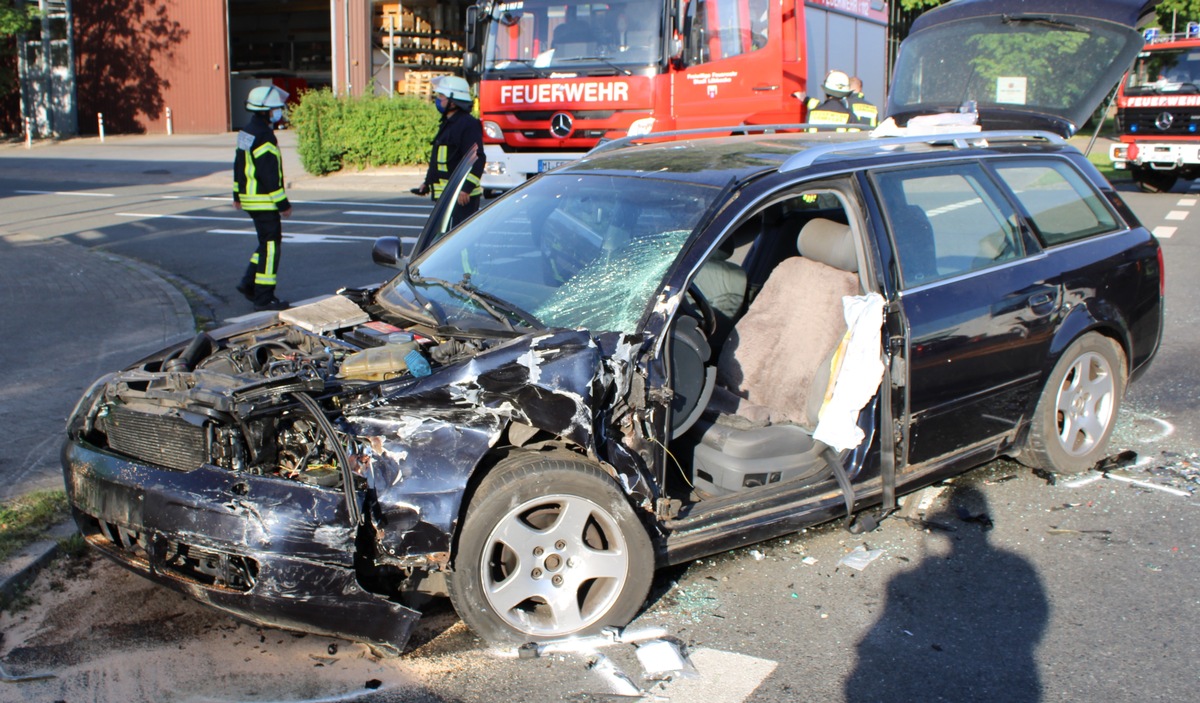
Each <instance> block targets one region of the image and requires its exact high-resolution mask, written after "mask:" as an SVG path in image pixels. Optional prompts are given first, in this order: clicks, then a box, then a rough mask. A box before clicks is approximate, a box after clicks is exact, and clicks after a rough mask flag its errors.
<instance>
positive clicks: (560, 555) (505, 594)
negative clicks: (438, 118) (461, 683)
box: [63, 0, 1163, 651]
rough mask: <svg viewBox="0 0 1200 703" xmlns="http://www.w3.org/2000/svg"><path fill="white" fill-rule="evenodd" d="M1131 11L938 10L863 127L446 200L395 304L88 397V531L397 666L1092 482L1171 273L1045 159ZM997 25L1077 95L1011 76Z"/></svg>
mask: <svg viewBox="0 0 1200 703" xmlns="http://www.w3.org/2000/svg"><path fill="white" fill-rule="evenodd" d="M1152 4H1153V3H1144V2H1099V3H1090V4H1089V5H1088V14H1089V16H1087V17H1083V16H1079V15H1078V12H1077V11H1076V10H1063V8H1065V7H1068V5H1069V4H1068V3H1061V2H1032V1H1031V2H1021V3H1011V2H1010V3H1003V2H999V3H986V2H980V1H978V0H968V1H966V2H961V1H960V2H955V3H951V4H950V5H948V6H946V7H945V8H943V9H939V10H936V11H932V12H930V13H927V14H926V15H925V16H924V17H923V18H921V20H920V21H918V22H917V24H916V25H914V27H913V32H912V35H911V36H910V37H909V39H908V40H906V42H905V46H904V49H903V50H902V52H901V55H900V59H899V62H898V66H897V75H898V76H900V78H899V79H898V81H897V84H896V85H895V86H893V89H892V93H891V98H890V102H889V106H888V114H889V115H890V116H891V118H892V119H891V120H890V121H889V122H887V123H885V124H884V125H883V126H882V127H881V129H880V130H877V131H876V132H875V133H874V134H868V133H859V134H854V133H841V134H830V133H818V134H796V133H792V134H782V133H761V134H759V133H750V134H745V135H741V136H733V137H720V138H711V139H694V140H687V139H680V138H678V136H669V135H668V136H656V135H650V136H647V137H643V138H639V139H638V140H635V141H625V142H620V143H614V144H611V145H608V147H605V148H601V149H600V150H598V151H597V152H596V153H594V154H592V155H589V156H588V157H585V158H584V159H582V160H580V161H578V162H575V163H573V164H570V165H568V166H565V167H563V168H560V169H558V170H556V171H554V172H551V173H548V174H545V175H543V176H541V177H539V178H537V179H534V180H532V181H530V182H529V183H527V184H526V185H524V186H523V187H521V188H518V189H516V190H514V191H512V192H511V193H509V194H508V195H506V196H505V197H503V198H501V199H500V200H498V201H496V202H495V203H493V204H491V205H490V206H489V207H487V208H486V209H485V210H483V211H482V212H480V213H478V214H477V215H476V216H474V217H473V218H472V219H470V220H468V221H466V222H465V223H463V224H461V225H460V226H459V227H457V228H456V229H453V230H451V231H448V232H447V231H445V230H446V227H445V223H446V222H447V221H448V217H447V215H448V213H447V212H446V209H445V203H447V202H450V201H453V200H454V198H453V197H446V198H443V201H442V205H441V206H439V208H438V209H435V212H434V214H433V216H432V217H431V220H430V224H429V226H428V228H427V229H426V231H425V232H424V233H423V234H422V235H421V236H420V237H419V238H418V239H417V241H415V242H412V243H405V245H406V246H408V245H409V244H411V246H410V247H409V249H408V254H407V256H402V255H401V252H402V251H403V250H402V246H401V245H402V243H401V242H399V241H398V240H395V239H386V238H385V239H383V240H380V241H379V242H377V243H376V249H375V257H376V260H377V261H379V262H381V263H383V264H386V265H389V266H394V267H396V268H398V269H400V272H399V274H398V275H396V276H395V278H393V279H392V280H390V281H389V282H387V283H386V284H383V285H380V286H378V287H373V288H368V289H346V290H342V291H339V293H338V294H337V295H334V296H332V297H329V298H327V299H324V300H320V301H317V302H314V303H312V304H309V305H304V306H300V307H297V308H294V309H292V310H287V311H284V312H281V313H278V314H274V313H272V314H269V315H264V316H259V317H257V318H254V319H252V320H248V321H245V322H242V323H239V324H235V325H232V326H227V327H224V328H221V329H218V330H214V331H212V332H208V333H201V334H199V335H197V336H196V337H195V338H194V339H192V340H190V341H186V342H184V343H181V344H179V345H177V346H175V347H172V348H170V349H167V350H164V351H163V352H161V353H159V354H155V355H153V356H151V357H149V358H147V359H144V360H142V361H140V362H138V363H136V364H134V365H132V366H130V367H129V368H127V369H125V370H123V371H120V372H117V373H113V374H110V375H107V376H105V377H103V378H101V379H100V380H99V381H97V382H96V383H95V385H94V386H93V387H92V388H90V389H89V390H88V391H87V392H86V394H85V395H84V396H83V398H82V399H81V401H80V402H79V405H78V407H77V408H76V410H75V412H74V413H73V414H72V416H71V418H70V420H69V423H68V428H67V435H68V438H67V441H66V443H65V445H64V448H63V466H64V472H65V479H66V486H67V490H68V494H69V497H70V502H71V505H72V508H73V511H74V515H75V519H76V522H77V523H78V525H79V528H80V529H81V530H82V532H83V534H84V536H85V537H86V539H87V541H88V542H89V543H90V544H91V545H92V546H93V547H94V548H96V549H97V550H99V551H101V552H103V553H104V554H105V555H107V556H109V557H111V558H112V559H114V560H116V561H117V562H119V563H120V564H122V565H124V566H126V567H128V568H130V569H132V570H134V571H136V572H138V573H141V574H143V575H145V576H147V577H149V578H153V579H155V580H157V581H159V582H161V583H164V584H166V585H168V586H170V587H172V588H175V589H178V590H181V591H183V592H185V593H188V594H190V595H191V596H193V597H195V598H196V599H198V600H200V601H202V602H205V603H207V604H209V605H211V606H214V607H216V608H219V609H221V610H223V611H226V612H228V613H231V614H233V615H236V616H238V617H241V618H245V619H248V620H251V621H254V622H257V623H263V624H268V625H274V626H280V627H286V628H293V629H298V630H303V631H309V632H319V633H326V634H331V635H337V636H342V637H346V638H350V639H354V640H360V641H364V642H367V643H370V644H372V645H373V646H376V647H378V648H381V649H385V650H392V651H399V650H402V649H403V647H404V645H405V642H406V640H407V638H408V635H409V633H410V631H411V629H412V627H413V625H414V623H415V622H416V621H417V619H418V618H419V617H420V613H419V611H418V610H417V609H416V604H417V603H418V602H420V598H419V596H422V595H423V594H429V593H435V594H448V595H449V597H450V598H451V600H452V602H453V604H454V606H455V608H456V609H457V611H458V613H459V614H460V615H461V616H462V618H463V619H464V620H465V621H466V623H467V624H468V625H470V626H471V627H472V628H473V629H474V630H475V631H476V632H477V633H479V634H480V635H482V636H484V637H485V638H488V639H489V640H493V641H499V642H512V643H521V642H528V641H545V640H551V639H557V638H564V637H569V636H575V635H585V634H589V633H595V632H598V631H599V630H600V629H601V628H603V627H607V626H615V627H620V626H623V625H625V624H626V623H627V622H629V621H630V620H631V619H632V618H633V617H634V616H635V615H636V614H637V613H638V611H639V610H640V608H641V607H642V605H643V602H644V600H645V597H646V595H647V593H648V591H649V588H650V585H651V580H652V578H653V574H654V570H655V568H656V567H661V566H663V565H668V564H675V563H680V562H684V561H687V560H691V559H695V558H697V557H700V556H703V555H707V554H712V553H716V552H719V551H721V550H727V549H731V548H734V547H738V546H742V545H746V544H750V543H753V542H756V541H760V540H765V539H768V538H772V537H775V536H778V535H783V534H786V533H788V532H791V531H795V530H797V529H799V528H801V527H804V526H806V525H811V524H814V523H819V522H823V521H828V520H832V519H836V518H838V517H839V516H845V515H848V514H854V513H858V514H859V518H860V520H862V521H864V522H866V523H869V522H870V521H871V520H874V519H878V517H879V516H880V515H885V514H886V513H887V512H888V511H889V510H890V509H891V508H892V507H893V506H894V504H895V497H896V495H897V494H898V493H901V492H905V491H911V490H914V489H916V488H919V487H921V486H924V485H928V484H930V483H932V482H935V481H937V480H939V479H942V478H944V477H946V476H948V475H951V474H955V473H958V472H962V471H965V470H967V469H968V468H971V467H973V466H976V465H978V464H981V463H983V462H986V461H988V460H990V459H993V458H995V457H997V456H1001V455H1008V456H1012V457H1016V458H1017V459H1018V460H1020V461H1021V462H1023V463H1026V464H1028V465H1030V466H1035V467H1040V468H1043V469H1047V470H1051V471H1058V472H1078V471H1083V470H1086V469H1088V468H1090V467H1091V466H1093V465H1094V464H1095V463H1096V462H1097V461H1098V460H1100V459H1101V458H1103V456H1104V453H1105V448H1106V445H1107V442H1108V439H1109V435H1110V434H1111V432H1112V428H1113V425H1114V423H1115V422H1116V417H1117V411H1118V408H1119V405H1120V402H1121V398H1122V395H1123V393H1124V391H1125V388H1126V384H1127V383H1129V382H1130V381H1132V380H1134V379H1136V378H1137V377H1138V375H1139V374H1141V373H1142V372H1143V371H1144V370H1145V369H1146V367H1147V365H1148V364H1149V363H1150V361H1151V359H1152V358H1153V356H1154V354H1155V351H1156V350H1157V347H1158V344H1159V338H1160V334H1161V330H1162V315H1163V302H1162V290H1163V272H1162V254H1161V251H1160V249H1159V246H1158V244H1157V242H1156V241H1155V239H1154V238H1153V237H1152V236H1151V235H1150V234H1149V233H1148V232H1147V231H1146V229H1145V228H1143V227H1142V226H1141V224H1139V223H1138V221H1137V219H1136V218H1135V216H1134V215H1133V213H1132V212H1131V211H1130V210H1129V208H1128V207H1126V206H1125V204H1124V203H1123V202H1122V201H1121V199H1120V197H1118V195H1117V194H1116V193H1115V192H1114V190H1113V189H1112V187H1111V186H1110V185H1109V184H1108V183H1107V182H1105V181H1104V179H1103V178H1102V177H1101V176H1100V175H1099V173H1098V172H1097V171H1096V170H1095V169H1094V168H1093V167H1092V166H1091V165H1090V164H1089V163H1088V162H1087V160H1086V159H1085V158H1084V157H1083V156H1082V155H1081V154H1080V153H1079V152H1078V151H1076V150H1075V149H1074V148H1072V147H1071V146H1069V145H1067V144H1066V143H1065V142H1064V141H1063V139H1062V137H1063V136H1065V135H1069V134H1070V133H1072V132H1073V131H1074V130H1075V128H1076V126H1077V125H1079V124H1081V123H1082V122H1083V121H1084V120H1085V119H1086V118H1087V115H1089V114H1090V112H1091V110H1093V109H1095V107H1096V106H1097V105H1098V104H1099V102H1100V100H1101V99H1102V98H1103V97H1104V95H1105V93H1106V92H1107V89H1108V88H1109V87H1111V85H1113V84H1115V81H1116V80H1117V79H1118V78H1119V76H1120V74H1121V71H1122V70H1123V69H1124V68H1125V67H1126V66H1127V65H1128V64H1129V62H1131V61H1132V59H1133V56H1134V55H1135V54H1136V52H1137V50H1138V48H1139V47H1140V46H1141V37H1140V35H1139V34H1138V32H1137V31H1135V30H1134V29H1132V27H1135V26H1137V22H1138V20H1139V19H1140V18H1141V16H1142V15H1143V14H1144V13H1145V11H1147V10H1148V9H1149V7H1150V6H1151V5H1152ZM1010 5H1014V6H1015V7H1017V10H1016V11H1013V12H1009V13H1007V14H1006V13H1005V12H1004V9H1005V8H1007V7H1008V6H1010ZM1070 7H1074V5H1070ZM1017 33H1025V34H1030V35H1032V36H1034V37H1036V38H1040V39H1041V40H1042V41H1040V42H1036V41H1035V42H1032V43H1031V44H1030V46H1035V47H1036V46H1039V45H1041V46H1049V45H1053V44H1055V43H1057V42H1060V41H1070V42H1072V43H1073V45H1074V46H1076V49H1075V51H1074V53H1073V54H1072V55H1071V56H1074V57H1076V58H1074V59H1072V58H1071V57H1070V56H1068V57H1059V58H1058V59H1057V61H1059V65H1056V66H1055V69H1056V70H1061V71H1063V72H1064V74H1068V75H1073V76H1076V77H1077V78H1079V79H1080V80H1078V81H1075V82H1072V83H1070V85H1068V86H1066V87H1065V88H1064V87H1063V86H1062V85H1058V84H1056V85H1055V86H1054V87H1053V90H1051V89H1048V88H1047V87H1046V86H1044V85H1041V84H1040V83H1045V81H1039V79H1040V78H1041V77H1040V76H1024V75H1021V74H1018V73H1017V72H1018V71H1020V70H1023V69H1021V68H1020V67H1021V66H1024V65H1026V64H1027V63H1029V64H1032V63H1033V62H1031V61H1029V60H1028V58H1027V57H1022V58H1021V59H1020V60H1019V61H1017V62H1016V63H1015V64H1013V63H1012V62H1011V61H1008V60H1007V59H1006V58H1005V57H1006V56H1007V54H1006V53H1004V52H1005V51H1006V50H1005V42H1006V41H1008V39H1009V38H1011V37H1012V36H1014V34H1017ZM997 52H1000V53H999V54H997ZM1073 60H1074V61H1076V63H1077V64H1078V65H1066V64H1068V63H1070V62H1071V61H1073ZM1015 78H1021V79H1022V80H1014V79H1015ZM1084 78H1086V79H1087V81H1086V82H1087V83H1088V85H1087V86H1083V82H1082V81H1083V79H1084ZM1109 79H1111V80H1109ZM1106 81H1107V84H1106ZM1075 85H1079V86H1081V87H1079V88H1078V89H1074V88H1071V86H1075ZM1002 86H1003V88H1002ZM1014 86H1017V87H1016V88H1014ZM1021 86H1024V87H1023V88H1022V87H1021ZM1068 103H1069V104H1068ZM947 113H949V114H947ZM997 129H999V130H1000V131H997ZM748 131H749V130H748ZM465 171H466V168H465V167H464V168H462V169H461V172H460V173H459V174H458V175H459V180H460V183H461V176H462V175H464V174H465ZM459 187H461V186H459ZM453 192H454V191H453V189H452V190H451V193H453ZM876 506H877V507H876Z"/></svg>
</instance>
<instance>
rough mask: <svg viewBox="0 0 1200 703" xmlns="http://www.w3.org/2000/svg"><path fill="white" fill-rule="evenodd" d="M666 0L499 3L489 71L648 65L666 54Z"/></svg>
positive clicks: (544, 73)
mask: <svg viewBox="0 0 1200 703" xmlns="http://www.w3.org/2000/svg"><path fill="white" fill-rule="evenodd" d="M662 8H663V3H662V2H661V0H657V1H656V0H630V1H629V2H591V1H590V0H568V1H566V2H564V1H563V0H550V1H547V0H523V1H519V2H500V3H496V5H495V9H494V11H493V13H492V16H491V20H492V21H491V22H490V23H489V25H488V35H487V45H486V47H485V49H484V60H485V67H486V69H487V70H488V71H498V72H503V73H508V74H514V75H516V74H528V73H532V74H533V76H535V77H539V78H544V77H548V76H549V75H550V72H552V71H561V70H567V71H572V72H574V71H580V70H586V69H587V67H588V66H589V65H592V64H594V65H596V67H598V68H603V67H605V66H608V67H614V66H617V67H620V66H627V65H632V66H638V65H640V66H646V65H649V64H652V63H656V62H657V61H658V59H659V56H660V54H661V50H660V46H661V42H660V41H659V35H660V32H661V25H662Z"/></svg>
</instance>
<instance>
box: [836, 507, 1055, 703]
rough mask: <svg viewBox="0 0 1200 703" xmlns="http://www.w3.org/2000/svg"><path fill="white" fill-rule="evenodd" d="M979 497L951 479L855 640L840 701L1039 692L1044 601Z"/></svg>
mask: <svg viewBox="0 0 1200 703" xmlns="http://www.w3.org/2000/svg"><path fill="white" fill-rule="evenodd" d="M987 508H988V506H987V499H986V498H985V496H984V495H983V493H982V492H980V491H979V490H978V489H976V488H974V487H971V486H958V487H956V488H955V491H954V493H953V494H952V495H951V497H950V500H949V507H948V509H947V511H946V512H945V513H939V514H936V515H933V516H930V518H929V521H930V522H931V523H932V524H943V525H955V526H957V529H955V530H954V531H953V532H949V531H938V532H932V533H930V535H929V538H928V540H929V541H928V544H929V546H930V548H929V549H928V551H927V553H926V555H925V557H924V558H923V559H922V560H921V561H920V562H919V563H917V564H916V565H915V566H914V567H913V568H911V569H910V570H908V571H905V572H903V573H901V574H899V575H897V576H896V577H895V578H893V579H892V580H891V582H890V583H889V584H888V587H887V595H886V600H885V603H884V610H883V613H882V615H881V616H880V617H879V620H878V621H877V622H876V623H875V625H874V626H872V627H871V629H870V630H869V631H868V632H867V633H866V634H865V635H864V636H863V638H862V640H861V641H859V643H858V646H857V649H858V663H857V666H856V667H855V669H854V671H853V673H852V674H851V675H850V678H849V679H848V680H847V682H846V686H845V692H846V700H847V701H851V702H853V703H858V702H860V701H862V702H865V701H896V700H921V701H966V700H1004V701H1010V702H1011V701H1015V702H1020V701H1037V700H1040V698H1041V692H1042V685H1041V680H1040V677H1039V675H1038V670H1037V665H1036V661H1035V650H1036V649H1037V647H1038V643H1039V642H1040V641H1041V639H1042V634H1043V633H1044V631H1045V629H1046V623H1047V620H1048V617H1049V604H1048V603H1047V601H1046V595H1045V592H1044V591H1043V588H1042V582H1041V579H1040V578H1039V577H1038V574H1037V572H1036V570H1035V569H1034V567H1033V565H1032V564H1030V563H1029V562H1028V561H1026V560H1025V559H1024V558H1022V557H1020V556H1017V555H1016V554H1013V553H1011V552H1007V551H1005V550H1003V549H999V548H997V547H995V546H993V545H992V544H991V543H990V542H989V539H988V537H989V531H990V530H991V519H990V518H989V517H988V510H987Z"/></svg>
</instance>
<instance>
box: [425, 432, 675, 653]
mask: <svg viewBox="0 0 1200 703" xmlns="http://www.w3.org/2000/svg"><path fill="white" fill-rule="evenodd" d="M653 575H654V551H653V549H652V547H651V544H650V538H649V536H648V534H647V533H646V529H645V528H644V527H643V526H642V524H641V522H639V520H638V518H637V515H635V514H634V512H633V509H632V507H631V506H630V504H629V502H628V500H627V499H626V498H625V496H624V495H623V494H622V493H621V491H620V490H619V489H618V487H617V485H616V484H615V483H614V482H613V480H612V478H611V477H609V476H608V475H607V474H605V473H604V472H603V471H601V470H600V469H599V468H598V467H596V466H595V465H593V464H590V463H587V462H584V461H578V460H573V459H564V458H547V457H545V456H544V455H538V454H517V455H514V456H513V457H510V458H508V459H506V460H504V461H502V462H501V463H500V464H498V465H497V466H496V468H495V469H494V470H493V471H492V473H491V474H490V475H489V476H488V477H487V478H486V479H484V481H483V482H482V483H481V485H480V486H479V489H478V490H477V491H476V492H475V497H474V499H473V500H472V501H471V504H470V507H469V508H468V510H467V516H466V520H465V521H464V523H463V528H462V533H461V536H460V538H459V546H458V552H457V554H456V556H455V561H454V571H453V572H452V573H451V574H449V576H448V586H449V590H450V599H451V601H452V602H453V603H454V608H455V610H457V611H458V614H459V616H460V617H462V619H463V620H464V621H465V622H466V623H467V625H468V626H469V627H471V629H473V630H474V631H475V632H476V633H477V634H479V635H480V636H482V637H483V638H484V639H487V640H490V641H492V642H499V643H525V642H537V641H546V640H555V639H561V638H564V637H569V636H572V635H587V634H594V633H598V632H599V631H600V630H601V629H602V628H604V627H607V626H613V627H623V626H624V625H626V624H628V622H629V621H630V620H632V619H633V617H634V616H635V615H636V614H637V612H638V611H639V610H640V609H641V607H642V604H643V603H644V601H645V599H646V594H647V593H648V592H649V590H650V583H651V580H652V579H653Z"/></svg>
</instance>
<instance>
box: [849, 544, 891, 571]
mask: <svg viewBox="0 0 1200 703" xmlns="http://www.w3.org/2000/svg"><path fill="white" fill-rule="evenodd" d="M881 556H883V550H882V549H867V548H866V546H865V545H862V544H860V545H858V546H857V547H855V548H854V549H851V550H850V551H849V553H847V554H846V555H845V556H843V557H842V558H841V559H840V560H839V561H838V565H839V566H840V565H845V566H848V567H850V568H851V569H854V570H856V571H862V570H863V569H865V568H867V566H869V565H870V564H871V562H873V561H875V560H876V559H878V558H879V557H881Z"/></svg>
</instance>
